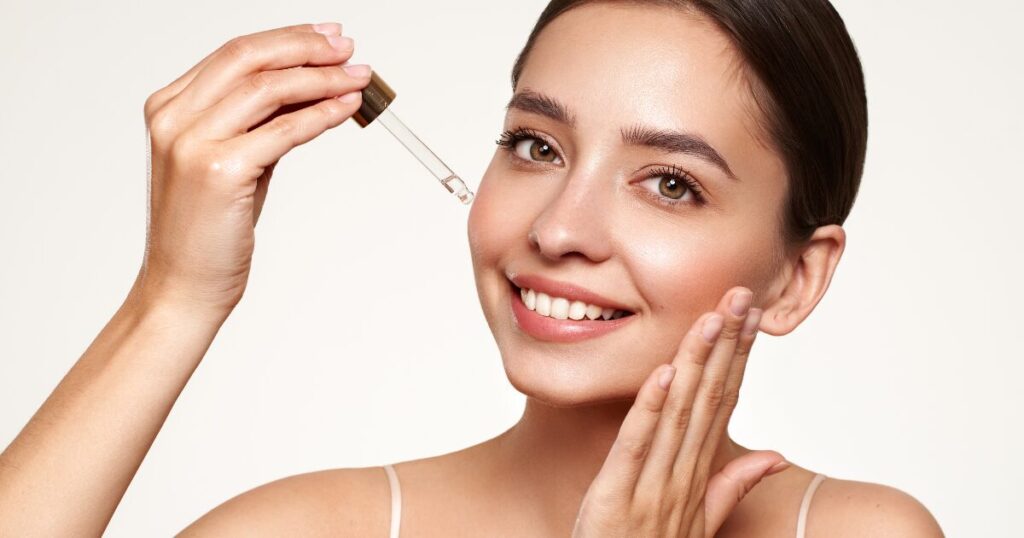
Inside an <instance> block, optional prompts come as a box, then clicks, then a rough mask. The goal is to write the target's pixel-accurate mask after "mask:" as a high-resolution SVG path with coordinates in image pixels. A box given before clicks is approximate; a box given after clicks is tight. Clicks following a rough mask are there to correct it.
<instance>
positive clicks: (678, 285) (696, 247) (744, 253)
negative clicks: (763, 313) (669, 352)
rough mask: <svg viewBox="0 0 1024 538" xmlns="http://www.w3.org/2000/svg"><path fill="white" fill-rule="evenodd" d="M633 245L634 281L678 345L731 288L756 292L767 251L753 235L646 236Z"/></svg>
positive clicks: (658, 320)
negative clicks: (742, 287) (735, 287)
mask: <svg viewBox="0 0 1024 538" xmlns="http://www.w3.org/2000/svg"><path fill="white" fill-rule="evenodd" d="M636 244H637V245H642V246H640V247H635V248H634V250H633V252H632V253H631V254H630V255H629V258H630V259H631V260H632V268H633V271H634V279H635V280H634V281H635V282H637V284H638V286H639V287H640V292H641V293H642V294H643V296H644V297H645V298H646V299H647V302H648V305H649V306H650V308H651V310H652V312H651V313H652V319H653V320H654V321H655V322H656V323H657V324H658V325H659V327H660V328H661V330H662V331H664V332H662V333H661V334H672V335H674V338H675V339H676V343H678V339H679V338H681V337H682V335H683V334H685V332H686V331H687V330H689V328H690V326H691V325H692V324H693V322H694V321H695V320H696V319H697V318H698V317H700V316H701V314H703V313H704V312H707V311H711V310H714V309H715V308H716V307H717V305H718V303H719V301H720V300H721V299H722V296H723V295H725V293H726V292H727V291H728V290H729V289H730V288H732V287H734V286H746V287H748V288H750V289H751V290H753V291H754V293H755V294H756V293H757V292H758V288H757V285H756V282H759V281H760V273H759V272H760V271H761V270H763V267H762V265H763V262H764V261H765V260H766V258H764V256H765V255H766V253H764V252H761V250H763V249H762V248H760V247H758V245H763V242H762V241H758V240H757V238H750V237H739V236H729V235H728V234H726V233H715V234H710V233H708V234H704V233H690V234H673V235H663V236H662V237H660V238H657V237H648V238H645V239H644V240H643V241H639V242H637V243H636ZM666 345H667V344H666ZM673 345H674V344H673Z"/></svg>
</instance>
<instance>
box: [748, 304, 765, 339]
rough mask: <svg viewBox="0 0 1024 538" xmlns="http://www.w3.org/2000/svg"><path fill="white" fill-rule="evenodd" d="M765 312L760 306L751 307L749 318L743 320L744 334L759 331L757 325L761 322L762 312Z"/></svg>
mask: <svg viewBox="0 0 1024 538" xmlns="http://www.w3.org/2000/svg"><path fill="white" fill-rule="evenodd" d="M763 313H764V311H763V310H761V309H760V308H751V309H750V313H749V314H747V319H746V320H745V321H744V322H743V334H745V335H748V336H749V335H751V334H754V333H756V332H757V327H758V325H760V324H761V314H763Z"/></svg>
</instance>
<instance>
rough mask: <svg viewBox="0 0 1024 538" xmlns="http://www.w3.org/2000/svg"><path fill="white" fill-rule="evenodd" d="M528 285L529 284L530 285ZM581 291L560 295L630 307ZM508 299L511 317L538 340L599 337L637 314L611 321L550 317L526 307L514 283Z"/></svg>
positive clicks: (573, 340) (627, 321)
mask: <svg viewBox="0 0 1024 538" xmlns="http://www.w3.org/2000/svg"><path fill="white" fill-rule="evenodd" d="M516 280H518V279H516ZM526 287H527V288H529V286H528V285H527V286H526ZM549 289H550V287H549ZM542 291H543V290H542ZM578 291H579V290H576V292H575V293H572V294H571V295H569V296H566V295H559V296H560V297H565V298H566V299H573V300H579V301H585V302H590V303H591V304H596V305H607V306H608V307H609V308H612V307H614V308H617V309H619V310H627V309H625V308H622V307H620V306H618V305H617V303H613V302H609V301H608V300H606V299H604V298H602V297H599V296H596V295H593V294H589V293H583V294H582V295H581V294H580V293H579V292H578ZM583 296H588V297H589V300H588V299H584V298H583ZM509 299H510V300H511V303H512V317H513V318H514V319H515V320H516V324H517V325H518V326H519V328H520V329H522V330H523V332H525V333H526V334H529V335H530V336H532V337H534V338H536V339H538V340H544V341H548V342H579V341H581V340H586V339H588V338H596V337H598V336H601V335H604V334H608V333H609V332H611V331H614V330H616V329H619V328H621V327H623V326H624V325H626V324H627V323H629V322H630V321H632V320H633V318H634V317H636V315H632V316H626V317H622V318H619V319H610V320H608V321H592V320H589V319H582V320H579V321H576V320H572V319H554V318H549V317H547V316H542V315H540V314H538V313H536V312H534V311H532V310H530V309H529V308H526V305H525V304H523V299H522V297H521V296H520V292H519V289H517V288H516V287H515V286H511V285H510V286H509Z"/></svg>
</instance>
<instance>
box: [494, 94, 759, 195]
mask: <svg viewBox="0 0 1024 538" xmlns="http://www.w3.org/2000/svg"><path fill="white" fill-rule="evenodd" d="M505 108H506V109H516V110H521V111H523V112H530V113H533V114H538V115H541V116H544V117H547V118H550V119H552V120H555V121H557V122H559V123H564V124H566V125H568V126H569V127H575V125H576V117H575V115H573V114H572V112H570V110H569V108H568V107H567V106H565V105H563V104H562V103H561V102H559V101H558V100H556V99H553V98H551V97H548V96H546V95H544V94H541V93H538V92H536V91H533V90H522V91H520V92H517V93H516V94H515V95H513V96H512V99H511V100H510V101H509V102H508V105H507V106H506V107H505ZM621 132H622V141H623V142H624V143H626V144H628V145H632V146H646V147H650V148H654V149H660V150H662V151H665V152H668V153H683V154H686V155H693V156H695V157H699V158H701V159H703V160H705V161H707V162H709V163H711V164H713V165H715V166H717V167H718V168H720V169H721V170H722V171H723V172H725V175H726V176H728V177H729V179H732V180H733V181H739V178H737V177H736V174H734V173H733V171H732V168H730V167H729V163H728V162H727V161H726V160H725V158H724V157H722V154H721V153H719V152H718V151H717V150H716V149H715V148H714V147H712V146H711V144H709V143H708V142H707V141H706V140H704V138H703V137H701V136H700V135H697V134H693V133H686V132H680V131H671V130H667V129H654V128H651V127H646V126H642V125H636V126H633V127H630V128H629V129H623V130H622V131H621Z"/></svg>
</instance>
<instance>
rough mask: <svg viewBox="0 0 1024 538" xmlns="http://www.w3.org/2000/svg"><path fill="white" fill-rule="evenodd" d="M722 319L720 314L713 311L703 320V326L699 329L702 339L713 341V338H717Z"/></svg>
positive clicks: (720, 329)
mask: <svg viewBox="0 0 1024 538" xmlns="http://www.w3.org/2000/svg"><path fill="white" fill-rule="evenodd" d="M723 321H724V319H723V318H722V315H721V314H718V313H715V314H712V315H711V316H709V317H708V319H706V320H704V327H703V328H702V329H701V334H702V335H703V336H704V339H705V340H707V341H708V342H714V341H715V338H718V333H719V332H721V331H722V323H723Z"/></svg>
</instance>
